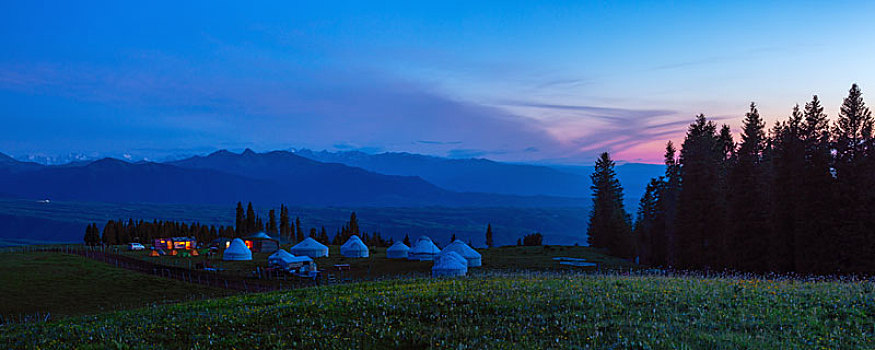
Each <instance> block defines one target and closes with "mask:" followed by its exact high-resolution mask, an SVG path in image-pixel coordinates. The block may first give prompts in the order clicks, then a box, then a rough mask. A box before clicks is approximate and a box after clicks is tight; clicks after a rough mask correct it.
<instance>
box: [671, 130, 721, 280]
mask: <svg viewBox="0 0 875 350" xmlns="http://www.w3.org/2000/svg"><path fill="white" fill-rule="evenodd" d="M723 162H724V156H723V143H722V142H720V139H719V137H718V135H717V126H716V125H714V123H713V122H710V121H708V120H707V119H706V118H705V116H704V115H703V114H700V115H698V116H697V117H696V121H695V122H694V123H692V124H690V127H689V129H688V130H687V135H686V137H685V139H684V142H683V145H682V147H681V156H680V162H679V163H680V169H679V176H678V178H679V180H680V186H679V188H680V191H679V193H678V197H677V198H678V200H677V208H676V211H677V216H676V218H675V219H674V220H675V226H674V227H675V232H674V233H673V234H674V237H673V239H674V242H673V247H672V249H675V252H674V254H675V257H674V259H675V261H674V263H675V264H676V265H677V266H679V267H682V268H703V267H706V266H710V265H712V264H713V261H714V260H717V255H718V254H719V253H718V252H717V251H716V250H715V247H716V246H717V244H718V243H717V242H718V241H719V240H720V237H722V230H723V229H724V228H723V225H724V223H725V218H724V217H723V215H724V213H725V208H724V206H723V204H722V203H723V198H724V197H723V196H724V193H722V191H721V188H720V186H719V184H720V182H721V170H722V168H723Z"/></svg>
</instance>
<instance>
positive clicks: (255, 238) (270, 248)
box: [243, 232, 280, 253]
mask: <svg viewBox="0 0 875 350" xmlns="http://www.w3.org/2000/svg"><path fill="white" fill-rule="evenodd" d="M243 243H246V247H248V248H249V250H251V251H253V252H256V253H259V252H260V253H273V252H275V251H276V250H277V249H279V247H280V243H279V241H278V240H276V239H274V238H273V237H271V236H268V235H267V234H266V233H264V232H259V233H256V234H254V235H252V236H249V237H246V238H244V239H243Z"/></svg>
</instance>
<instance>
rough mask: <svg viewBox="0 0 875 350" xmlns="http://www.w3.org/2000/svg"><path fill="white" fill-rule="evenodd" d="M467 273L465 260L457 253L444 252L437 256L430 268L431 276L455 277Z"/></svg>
mask: <svg viewBox="0 0 875 350" xmlns="http://www.w3.org/2000/svg"><path fill="white" fill-rule="evenodd" d="M466 273H468V267H467V266H466V260H465V258H463V257H462V256H461V255H459V253H456V252H446V253H443V254H441V255H440V256H438V257H437V258H436V259H435V261H434V266H433V267H432V268H431V276H432V277H457V276H464V275H465V274H466Z"/></svg>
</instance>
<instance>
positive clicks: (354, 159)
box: [295, 149, 664, 212]
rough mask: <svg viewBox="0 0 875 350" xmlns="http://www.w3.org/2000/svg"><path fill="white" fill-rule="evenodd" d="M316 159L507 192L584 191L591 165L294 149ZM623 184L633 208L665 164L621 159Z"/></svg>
mask: <svg viewBox="0 0 875 350" xmlns="http://www.w3.org/2000/svg"><path fill="white" fill-rule="evenodd" d="M295 154H296V155H299V156H302V157H306V158H309V159H313V160H317V161H320V162H329V163H341V164H346V165H349V166H354V167H360V168H362V169H366V170H370V171H374V172H377V173H381V174H389V175H401V176H419V177H421V178H423V179H424V180H426V181H428V182H430V183H433V184H435V185H437V186H440V187H442V188H445V189H448V190H453V191H465V192H488V193H500V194H509V195H523V196H531V195H546V196H562V197H585V198H588V197H589V195H590V186H591V185H592V182H591V180H590V178H589V175H590V174H591V173H592V171H593V167H592V166H591V165H589V166H546V165H531V164H514V163H502V162H495V161H491V160H488V159H449V158H441V157H434V156H425V155H420V154H412V153H391V152H390V153H379V154H367V153H363V152H358V151H348V152H327V151H321V152H315V151H311V150H308V149H304V150H298V151H295ZM616 170H617V175H618V178H619V179H620V182H621V183H622V184H623V187H624V189H625V190H626V204H627V207H628V208H627V209H628V210H629V211H630V212H631V211H634V210H635V206H636V205H637V202H638V200H639V199H640V198H641V195H643V194H644V189H645V188H646V186H647V183H648V182H649V181H650V179H651V178H653V177H657V176H660V175H662V174H663V173H664V166H662V165H655V164H641V163H625V164H620V165H618V166H617V168H616Z"/></svg>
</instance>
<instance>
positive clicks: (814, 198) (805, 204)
mask: <svg viewBox="0 0 875 350" xmlns="http://www.w3.org/2000/svg"><path fill="white" fill-rule="evenodd" d="M803 116H804V119H805V121H804V123H803V125H802V135H801V137H802V142H803V147H804V158H805V165H804V166H805V168H804V170H803V173H802V174H801V176H799V177H800V178H801V180H802V185H801V187H800V191H801V192H802V196H803V198H804V199H803V200H802V202H801V203H800V210H801V213H800V215H799V216H800V218H801V221H800V223H799V225H798V230H797V232H796V238H795V242H796V247H797V248H796V249H795V250H794V252H795V255H794V257H793V261H794V263H793V265H794V266H795V268H794V269H795V270H796V271H798V272H805V273H829V272H832V271H836V269H837V265H835V262H836V259H834V257H835V256H834V255H833V252H835V248H834V247H833V245H834V244H835V242H836V239H835V238H834V237H835V234H836V233H835V229H834V228H835V223H834V220H835V215H833V214H834V212H833V210H834V209H835V190H834V188H835V179H834V178H833V175H832V146H831V145H830V132H829V120H828V117H827V115H826V113H824V111H823V106H821V104H820V100H818V98H817V95H814V96H813V97H812V99H811V102H808V103H806V104H805V109H804V112H803Z"/></svg>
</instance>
